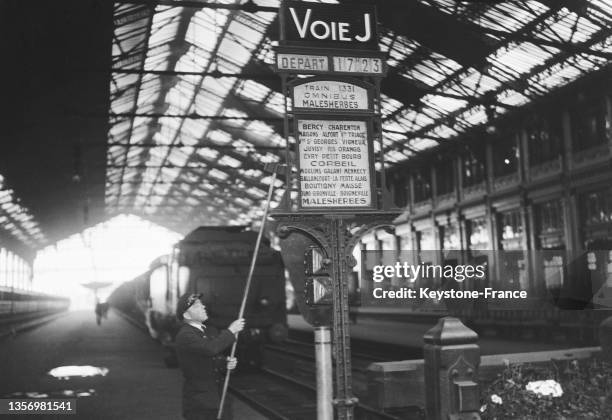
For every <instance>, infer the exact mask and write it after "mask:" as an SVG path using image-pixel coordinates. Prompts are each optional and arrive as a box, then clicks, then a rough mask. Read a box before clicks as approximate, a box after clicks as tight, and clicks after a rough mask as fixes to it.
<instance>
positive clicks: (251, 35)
mask: <svg viewBox="0 0 612 420" xmlns="http://www.w3.org/2000/svg"><path fill="white" fill-rule="evenodd" d="M247 16H249V17H248V18H246V19H245V17H247ZM250 16H253V15H250V14H249V15H245V14H242V13H240V14H238V15H237V17H236V18H235V19H234V20H233V21H232V23H231V24H230V26H229V29H228V32H229V33H230V35H231V37H232V38H233V40H234V41H235V42H236V43H237V44H239V45H241V46H242V47H243V48H245V49H248V50H250V51H252V50H253V49H254V48H255V47H256V46H257V44H259V42H260V41H261V39H262V38H263V33H264V32H265V30H266V27H267V24H268V23H269V22H260V21H259V19H257V15H254V16H253V18H251V17H250Z"/></svg>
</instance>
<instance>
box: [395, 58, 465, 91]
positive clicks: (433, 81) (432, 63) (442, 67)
mask: <svg viewBox="0 0 612 420" xmlns="http://www.w3.org/2000/svg"><path fill="white" fill-rule="evenodd" d="M434 56H435V59H433V58H434ZM461 68H462V67H461V66H460V65H459V64H457V63H456V62H455V61H453V60H451V59H448V58H445V57H442V56H440V55H438V54H435V55H434V54H432V59H427V60H423V61H421V62H420V63H418V64H416V65H414V66H413V67H412V68H411V69H409V70H408V71H407V72H406V74H408V75H409V76H410V77H412V78H414V79H416V80H418V81H420V82H423V83H425V84H427V85H429V86H435V85H437V84H439V83H441V82H443V81H444V80H446V79H447V78H448V77H449V76H450V75H452V74H453V73H455V72H456V71H457V70H460V69H461Z"/></svg>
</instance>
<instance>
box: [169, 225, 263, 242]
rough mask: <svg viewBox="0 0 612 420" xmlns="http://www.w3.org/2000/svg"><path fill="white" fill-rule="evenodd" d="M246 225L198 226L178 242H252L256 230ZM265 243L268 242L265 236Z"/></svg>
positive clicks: (254, 238) (255, 235)
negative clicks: (249, 228)
mask: <svg viewBox="0 0 612 420" xmlns="http://www.w3.org/2000/svg"><path fill="white" fill-rule="evenodd" d="M247 229H248V226H200V227H199V228H197V229H195V230H194V231H193V232H190V233H188V234H187V235H185V237H184V238H183V239H182V240H181V241H180V242H179V244H180V245H191V244H196V245H197V244H204V243H206V242H213V241H215V242H219V241H236V240H240V241H242V242H253V241H255V240H256V239H257V232H255V231H252V230H247ZM264 241H266V242H265V243H268V244H269V241H268V239H267V238H264Z"/></svg>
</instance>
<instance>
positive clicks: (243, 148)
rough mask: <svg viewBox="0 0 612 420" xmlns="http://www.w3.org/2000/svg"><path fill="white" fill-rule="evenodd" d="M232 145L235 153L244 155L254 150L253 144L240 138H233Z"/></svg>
mask: <svg viewBox="0 0 612 420" xmlns="http://www.w3.org/2000/svg"><path fill="white" fill-rule="evenodd" d="M232 146H233V147H234V151H235V152H236V153H239V154H241V155H244V156H246V155H247V154H249V153H252V152H254V151H255V146H254V145H253V144H252V143H249V142H248V141H245V140H242V139H236V140H234V141H233V142H232Z"/></svg>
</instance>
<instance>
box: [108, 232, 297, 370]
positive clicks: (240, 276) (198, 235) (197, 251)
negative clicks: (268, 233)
mask: <svg viewBox="0 0 612 420" xmlns="http://www.w3.org/2000/svg"><path fill="white" fill-rule="evenodd" d="M256 240H257V233H256V232H253V231H248V230H246V229H245V227H243V226H230V227H218V226H213V227H208V226H204V227H200V228H198V229H196V230H194V231H193V232H191V233H189V234H188V235H187V236H185V238H183V240H181V241H180V242H179V243H178V244H177V245H176V246H175V247H174V249H173V252H172V253H171V254H170V255H166V256H162V257H159V258H157V259H156V260H154V261H153V262H152V263H151V265H150V267H149V270H147V271H146V272H145V273H143V274H141V275H140V276H138V277H136V278H135V279H133V280H131V281H129V282H127V283H124V284H123V285H121V286H120V287H118V288H117V289H116V290H115V291H114V292H113V293H112V294H111V296H110V297H109V303H110V304H111V305H112V306H113V307H116V308H118V309H120V310H121V311H123V312H124V313H126V314H127V315H129V316H130V318H132V319H134V320H136V321H138V322H139V323H141V324H142V325H146V327H147V329H148V331H149V333H150V335H151V337H153V338H155V339H156V340H159V341H160V342H161V343H162V344H164V345H165V346H166V347H167V348H168V349H169V356H168V357H167V358H166V363H167V364H169V365H172V364H174V358H173V350H172V349H173V341H174V337H175V335H176V332H177V331H178V328H179V326H180V323H179V322H178V321H177V319H176V314H175V310H176V303H177V300H178V298H179V297H180V296H181V295H182V294H184V293H188V292H190V293H202V294H203V297H202V300H203V303H204V304H205V305H206V308H207V312H208V315H209V320H208V321H207V324H209V325H213V326H215V327H217V328H225V327H227V326H228V325H229V323H230V322H231V321H233V320H234V319H236V318H237V316H238V312H239V309H240V304H241V302H242V296H243V292H244V288H245V285H246V280H247V276H248V271H249V267H250V263H251V259H252V256H253V252H254V249H255V243H256ZM285 306H286V305H285V273H284V267H283V263H282V260H281V256H280V253H278V252H277V251H275V250H274V249H272V248H271V247H270V244H269V242H268V241H267V240H266V239H263V240H262V244H261V246H260V248H259V253H258V257H257V264H256V266H255V269H254V273H253V278H252V283H251V289H250V293H249V295H248V299H247V304H246V310H245V319H246V328H245V330H244V331H243V332H242V333H241V335H240V341H239V347H238V356H239V357H240V358H241V361H243V362H244V361H246V362H247V364H249V365H254V366H255V365H258V364H259V362H260V348H261V345H262V344H263V343H265V342H279V341H282V340H284V339H285V337H286V336H287V326H286V323H287V317H286V309H285Z"/></svg>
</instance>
